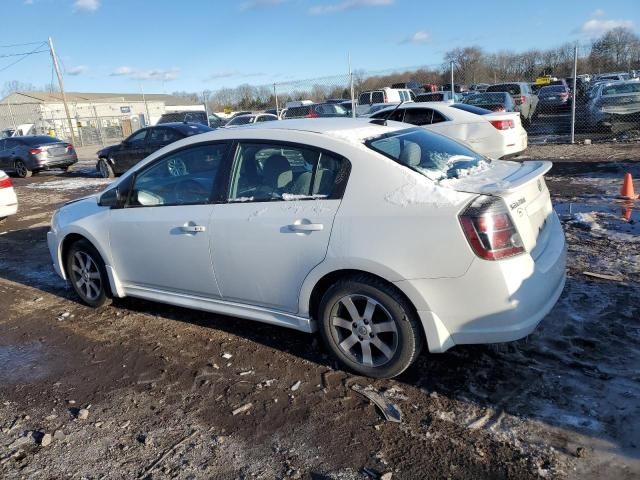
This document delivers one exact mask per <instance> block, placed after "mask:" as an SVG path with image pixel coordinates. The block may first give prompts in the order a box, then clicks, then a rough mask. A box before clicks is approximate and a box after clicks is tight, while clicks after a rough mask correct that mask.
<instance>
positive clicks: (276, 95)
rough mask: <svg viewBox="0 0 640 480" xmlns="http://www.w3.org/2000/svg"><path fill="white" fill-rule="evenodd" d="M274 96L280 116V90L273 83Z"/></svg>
mask: <svg viewBox="0 0 640 480" xmlns="http://www.w3.org/2000/svg"><path fill="white" fill-rule="evenodd" d="M273 96H274V97H275V99H276V115H277V117H278V118H280V105H278V90H277V89H276V84H275V83H274V84H273Z"/></svg>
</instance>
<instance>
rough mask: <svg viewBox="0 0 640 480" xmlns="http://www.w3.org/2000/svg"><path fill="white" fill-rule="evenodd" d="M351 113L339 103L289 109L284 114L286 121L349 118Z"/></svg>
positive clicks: (315, 104) (316, 104)
mask: <svg viewBox="0 0 640 480" xmlns="http://www.w3.org/2000/svg"><path fill="white" fill-rule="evenodd" d="M348 116H349V113H348V112H347V110H345V109H344V108H343V107H342V105H339V104H337V103H314V104H311V105H303V106H300V107H289V108H288V109H287V111H286V112H285V113H284V116H283V118H284V119H291V118H319V117H348Z"/></svg>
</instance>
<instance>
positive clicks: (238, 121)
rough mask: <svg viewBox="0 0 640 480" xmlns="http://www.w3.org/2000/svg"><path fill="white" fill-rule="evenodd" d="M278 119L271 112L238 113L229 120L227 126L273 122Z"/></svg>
mask: <svg viewBox="0 0 640 480" xmlns="http://www.w3.org/2000/svg"><path fill="white" fill-rule="evenodd" d="M273 120H278V117H277V116H276V115H272V114H270V113H256V114H250V115H238V116H237V117H233V118H232V119H231V120H229V121H228V122H227V124H226V125H225V128H231V127H239V126H242V125H251V124H252V123H262V122H271V121H273Z"/></svg>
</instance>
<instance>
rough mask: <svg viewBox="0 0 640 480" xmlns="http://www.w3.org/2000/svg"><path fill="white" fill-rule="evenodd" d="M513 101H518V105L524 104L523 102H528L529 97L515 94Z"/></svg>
mask: <svg viewBox="0 0 640 480" xmlns="http://www.w3.org/2000/svg"><path fill="white" fill-rule="evenodd" d="M513 101H514V102H516V105H522V104H523V103H526V101H527V97H525V96H524V95H514V97H513Z"/></svg>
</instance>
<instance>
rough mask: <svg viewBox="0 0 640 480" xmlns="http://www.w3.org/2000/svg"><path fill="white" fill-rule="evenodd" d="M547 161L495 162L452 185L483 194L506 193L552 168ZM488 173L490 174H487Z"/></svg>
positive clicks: (461, 189) (469, 191)
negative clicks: (488, 168)
mask: <svg viewBox="0 0 640 480" xmlns="http://www.w3.org/2000/svg"><path fill="white" fill-rule="evenodd" d="M551 167H553V164H552V163H551V162H547V161H533V162H531V161H530V162H525V163H520V164H519V163H518V162H505V161H500V163H499V164H494V167H493V168H492V169H491V170H489V172H483V173H484V174H483V173H480V174H478V175H472V176H468V177H464V178H462V179H460V180H457V181H456V182H455V184H452V185H451V186H452V187H453V188H454V189H455V190H458V191H461V192H467V193H476V194H483V195H505V194H509V193H513V192H515V191H516V190H518V189H520V188H522V187H523V186H525V185H527V184H529V183H531V182H533V181H535V180H537V179H538V178H540V177H542V176H543V175H544V174H546V173H547V172H548V171H549V170H551ZM487 173H488V175H486V174H487Z"/></svg>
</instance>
